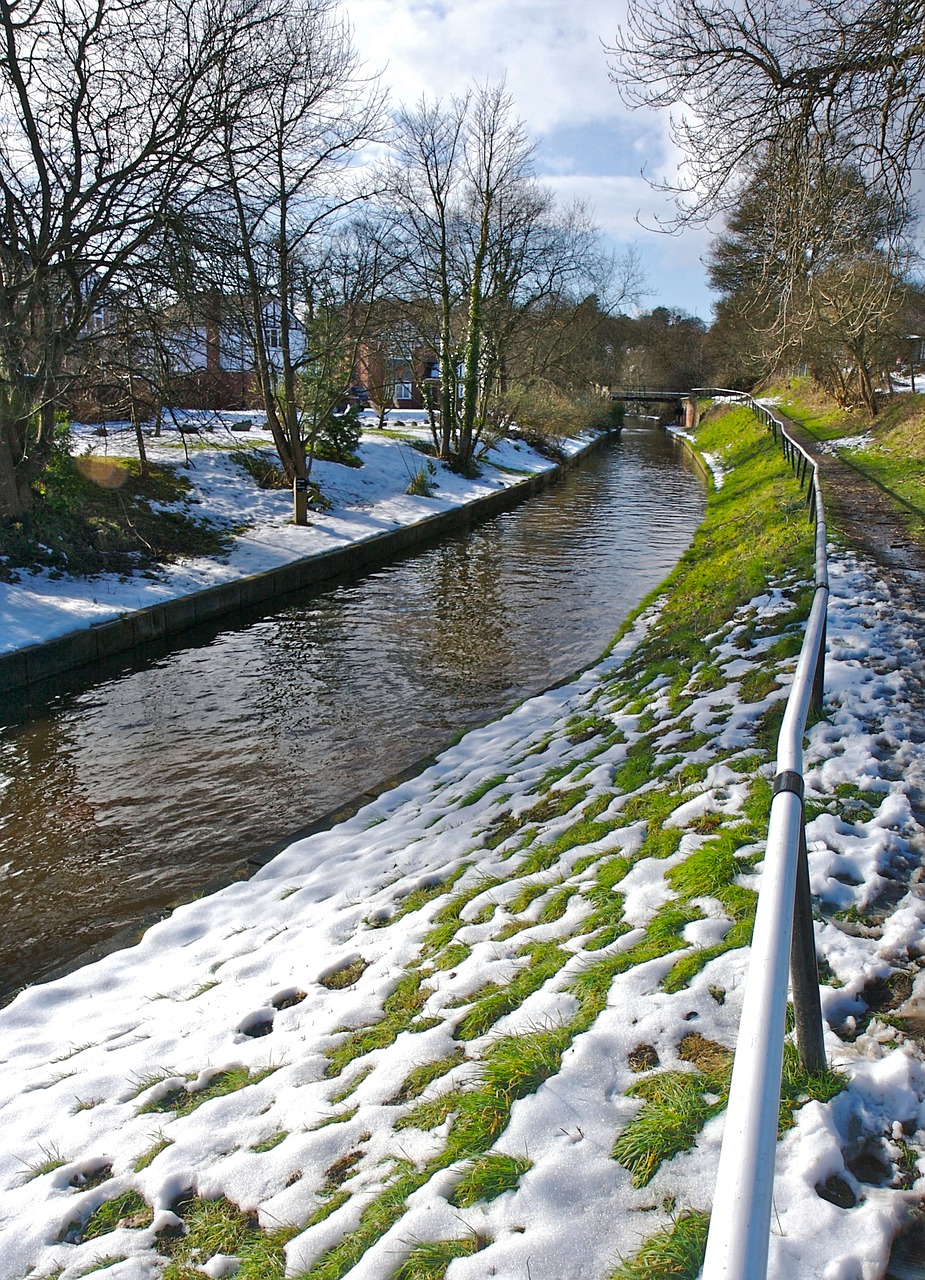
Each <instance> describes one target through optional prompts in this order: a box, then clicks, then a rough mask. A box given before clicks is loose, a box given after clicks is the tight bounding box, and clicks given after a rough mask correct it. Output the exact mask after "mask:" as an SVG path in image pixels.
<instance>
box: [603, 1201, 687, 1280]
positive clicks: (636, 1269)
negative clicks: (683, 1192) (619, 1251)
mask: <svg viewBox="0 0 925 1280" xmlns="http://www.w3.org/2000/svg"><path fill="white" fill-rule="evenodd" d="M709 1226H710V1215H709V1214H708V1213H702V1212H701V1211H700V1210H698V1209H688V1210H685V1212H684V1213H680V1214H679V1215H678V1217H677V1218H676V1219H675V1220H674V1222H673V1223H672V1224H671V1226H670V1227H665V1228H664V1229H663V1230H661V1231H657V1232H656V1233H655V1234H654V1235H651V1236H650V1237H649V1239H648V1240H646V1241H645V1243H644V1244H643V1245H642V1247H641V1248H640V1249H639V1251H638V1253H636V1254H634V1255H633V1257H632V1258H624V1259H622V1260H621V1262H620V1265H619V1266H618V1267H617V1269H616V1271H613V1272H611V1275H610V1280H697V1276H698V1275H699V1274H700V1268H701V1267H702V1266H703V1255H704V1253H705V1252H706V1247H707V1231H708V1229H709Z"/></svg>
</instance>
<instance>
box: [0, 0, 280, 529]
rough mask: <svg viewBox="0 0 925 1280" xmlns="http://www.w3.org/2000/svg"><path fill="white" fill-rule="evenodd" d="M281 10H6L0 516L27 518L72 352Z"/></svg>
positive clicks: (149, 233)
mask: <svg viewBox="0 0 925 1280" xmlns="http://www.w3.org/2000/svg"><path fill="white" fill-rule="evenodd" d="M275 3H276V0H90V2H89V3H86V4H72V3H66V2H63V0H28V2H26V0H0V42H2V43H0V52H2V58H0V114H2V120H3V126H2V140H0V141H2V145H0V284H2V287H0V516H5V517H17V516H21V515H23V514H25V513H27V512H28V511H29V510H30V508H31V504H32V484H33V482H34V480H35V479H36V477H37V476H38V475H39V474H40V472H41V470H42V468H43V467H44V465H45V463H46V461H47V459H48V457H49V455H50V452H51V451H52V449H53V447H54V420H55V408H56V404H57V403H58V400H59V397H60V395H61V393H62V389H63V387H64V386H65V385H66V381H67V378H68V376H69V362H72V360H73V355H74V351H75V348H76V347H77V346H78V345H79V344H80V342H81V340H82V337H83V336H84V334H85V333H86V331H87V328H88V326H90V327H92V324H91V320H92V317H93V315H94V313H95V312H98V311H99V310H100V308H101V307H102V306H103V305H104V303H105V299H106V298H107V295H109V294H110V293H111V291H112V290H113V289H114V288H115V287H117V286H118V285H119V283H120V281H124V279H125V277H126V276H127V274H128V273H129V271H130V268H131V265H132V262H133V259H134V257H135V255H136V254H137V253H138V251H139V249H140V248H141V247H142V246H144V245H145V244H147V243H148V242H150V241H151V240H152V238H153V237H154V236H156V235H158V234H159V233H160V232H161V231H163V229H164V227H165V226H166V225H167V224H168V223H169V222H170V221H171V219H172V218H174V217H175V216H176V213H177V207H178V202H180V201H181V200H182V193H183V190H184V185H185V183H186V182H187V180H188V179H189V177H190V176H191V175H192V174H193V173H194V172H195V170H196V168H197V166H198V165H199V164H200V162H201V158H202V154H203V150H204V149H205V148H207V147H208V145H209V142H210V139H211V137H212V136H213V134H214V129H215V121H216V106H217V103H218V102H219V100H220V98H221V97H222V93H221V92H219V90H220V89H221V87H222V85H223V84H224V83H225V69H226V67H227V65H228V62H229V59H230V57H231V54H232V52H233V51H234V50H236V49H239V48H241V47H242V46H244V45H246V44H247V43H248V42H249V40H250V39H251V38H252V36H253V34H254V33H255V32H256V31H257V30H259V29H260V27H261V26H262V24H263V23H264V22H266V21H267V19H268V17H269V16H271V15H272V14H273V10H274V5H275ZM224 96H225V97H227V96H228V95H227V94H225V95H224Z"/></svg>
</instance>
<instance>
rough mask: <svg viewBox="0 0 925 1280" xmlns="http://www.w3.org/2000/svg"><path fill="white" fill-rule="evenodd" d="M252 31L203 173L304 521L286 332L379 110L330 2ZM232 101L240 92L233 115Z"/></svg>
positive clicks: (297, 412)
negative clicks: (215, 157)
mask: <svg viewBox="0 0 925 1280" xmlns="http://www.w3.org/2000/svg"><path fill="white" fill-rule="evenodd" d="M259 36H260V38H259V43H257V42H255V41H252V42H251V44H250V46H247V47H242V49H240V50H239V51H238V53H237V55H236V56H235V57H233V58H232V59H231V62H230V69H231V72H232V73H233V74H230V75H229V76H228V78H227V82H226V93H227V94H228V95H229V96H230V98H231V104H230V106H231V109H230V110H229V111H228V113H227V115H226V118H225V120H224V122H223V127H222V129H221V132H220V134H219V136H218V144H219V145H218V150H219V155H220V159H219V163H218V165H217V167H216V173H215V177H216V180H217V183H218V185H219V187H220V188H221V189H222V190H223V191H225V192H227V195H228V200H229V208H228V216H227V219H226V225H227V226H228V228H229V230H228V242H227V254H228V257H229V259H230V260H232V261H233V262H235V263H236V264H237V266H238V268H239V279H238V285H237V289H236V292H237V293H238V294H239V295H240V296H241V297H244V298H246V300H247V310H248V313H249V322H250V337H251V341H252V345H253V351H254V358H255V373H256V378H257V384H258V387H259V391H260V397H261V402H262V404H263V407H264V408H265V410H266V413H267V422H268V425H269V427H270V430H271V431H272V433H273V439H274V442H275V444H276V448H277V450H278V452H279V456H280V460H281V462H282V464H283V468H284V470H285V473H286V475H287V477H288V478H289V479H290V480H291V481H292V482H293V492H294V515H295V521H296V523H297V524H304V523H305V522H306V520H307V498H306V489H307V477H308V471H309V467H310V457H309V454H308V452H307V449H306V444H307V437H306V432H305V430H304V428H305V426H306V422H305V420H304V419H303V414H302V412H301V408H300V390H299V375H300V369H302V368H304V367H306V364H307V361H308V359H309V352H308V350H307V348H306V347H305V346H304V344H303V343H301V342H300V343H299V344H298V349H296V346H295V344H294V341H293V335H294V334H295V333H296V332H297V331H298V329H299V315H298V313H299V311H300V309H302V307H303V306H304V305H305V303H306V301H307V303H308V306H309V308H312V307H315V308H317V306H318V305H319V300H318V299H316V300H315V302H312V300H311V294H312V290H313V289H316V285H315V284H313V282H312V280H311V278H310V271H309V266H308V264H309V262H310V261H311V260H312V259H314V260H316V261H317V260H318V259H319V258H320V257H322V256H323V255H322V254H321V253H319V249H318V241H319V239H320V238H321V236H322V234H323V233H324V232H325V231H326V230H327V229H328V228H329V227H330V225H331V223H332V220H333V219H335V218H336V217H337V216H338V215H340V214H342V213H343V211H344V210H345V209H347V208H348V207H349V206H350V205H352V204H353V203H355V202H356V201H358V200H360V199H363V198H364V197H365V194H366V192H365V191H364V190H363V189H362V188H361V187H360V186H359V185H358V183H357V181H356V177H355V173H351V171H350V168H349V165H350V161H351V160H352V158H353V157H354V155H355V153H356V151H357V149H358V148H360V147H361V146H362V145H363V144H365V143H367V142H368V141H370V140H371V139H372V138H374V137H376V136H377V135H378V133H379V132H380V128H381V124H380V122H381V120H382V117H383V106H384V104H383V96H382V94H381V92H380V91H379V90H378V89H377V87H376V84H375V81H370V80H369V79H368V78H367V77H365V76H364V74H363V72H362V68H361V65H360V62H359V59H358V56H357V54H356V52H355V50H354V49H353V47H352V44H351V37H350V30H349V28H348V26H347V25H346V23H345V21H344V20H343V19H342V18H340V17H339V16H338V13H337V10H336V6H335V3H334V0H300V2H298V3H295V4H292V5H289V6H287V8H286V9H285V11H284V12H280V13H278V14H276V15H275V16H274V18H273V20H272V21H270V22H267V23H265V24H264V25H263V26H262V28H261V30H260V33H259ZM242 86H243V90H242ZM235 94H238V95H242V94H243V109H242V107H240V106H236V103H235V101H234V95H235ZM316 291H317V290H316ZM268 302H271V303H272V304H273V305H274V307H275V309H276V310H275V319H277V320H278V324H275V323H274V326H273V328H274V330H275V331H276V334H278V338H279V346H278V348H277V347H273V346H271V344H270V342H269V341H268V336H269V335H268V332H267V324H266V321H265V308H266V306H267V304H268ZM274 336H275V335H274ZM316 336H317V335H316Z"/></svg>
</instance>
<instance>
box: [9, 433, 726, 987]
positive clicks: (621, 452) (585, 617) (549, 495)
mask: <svg viewBox="0 0 925 1280" xmlns="http://www.w3.org/2000/svg"><path fill="white" fill-rule="evenodd" d="M703 503H704V496H703V487H702V483H701V481H700V479H699V477H698V476H697V475H696V474H695V473H693V472H692V471H691V470H690V469H689V468H687V467H686V466H685V465H684V464H683V461H682V460H679V457H678V455H677V452H676V446H675V445H674V444H673V443H672V442H671V440H670V439H669V438H668V437H667V436H666V435H665V434H664V433H663V432H661V431H659V430H658V429H656V428H653V427H642V428H638V429H635V430H627V431H625V432H624V435H623V440H622V442H621V444H620V445H618V446H614V447H613V448H610V449H608V450H606V451H605V452H603V453H601V454H598V455H595V456H594V457H593V458H591V459H589V460H588V461H587V462H586V463H584V464H583V465H582V466H581V467H580V468H579V469H578V470H576V471H575V472H573V473H571V475H569V476H568V477H567V478H566V479H565V481H564V482H563V483H561V484H559V485H557V486H555V487H554V488H551V489H549V490H547V491H546V492H545V493H544V494H542V495H540V496H539V497H537V498H535V499H532V500H531V501H530V502H529V503H527V504H525V505H524V506H522V507H520V508H519V509H517V510H516V511H514V512H510V513H508V514H506V515H504V516H501V517H499V518H497V519H495V520H493V521H490V522H489V523H487V524H485V525H482V526H480V527H479V528H477V529H475V530H473V531H471V532H470V533H468V534H460V535H458V536H455V537H452V538H449V539H447V540H445V541H444V542H442V543H441V544H439V545H438V546H434V547H431V548H428V549H426V550H424V551H422V552H419V553H417V554H415V555H412V556H408V557H407V558H405V559H403V560H401V561H400V562H398V563H397V564H395V565H391V566H389V567H388V568H384V569H380V570H378V571H376V572H374V573H371V574H369V575H367V576H366V577H364V578H362V579H359V580H357V581H356V582H351V583H341V584H339V585H334V586H331V587H329V588H328V589H327V590H324V591H322V592H313V593H305V594H304V595H301V596H295V597H287V598H286V600H285V602H284V604H283V605H282V607H280V608H278V609H277V611H276V612H275V613H273V614H272V615H268V616H265V617H263V618H260V619H258V620H257V621H256V622H254V623H252V624H251V625H249V626H246V627H243V628H241V629H237V630H233V629H229V630H227V631H222V632H219V633H218V634H217V635H215V636H214V637H213V638H212V639H211V641H210V642H209V643H207V644H205V645H202V646H200V647H195V648H192V647H191V648H186V649H183V648H180V649H176V650H173V651H170V652H168V653H166V654H165V655H164V656H163V657H162V658H159V659H158V660H156V661H154V662H151V663H149V664H148V665H147V666H145V667H142V668H141V669H138V670H133V671H129V672H127V673H125V674H123V675H121V676H119V677H118V678H115V679H111V680H107V681H105V682H102V683H100V684H99V685H97V686H95V687H94V688H92V689H90V690H88V691H86V692H83V693H80V694H76V695H69V696H66V697H61V698H60V699H59V700H58V701H57V703H56V704H55V705H54V706H53V707H52V708H51V709H50V710H49V711H48V712H47V714H45V715H43V716H41V717H39V718H36V719H34V720H31V721H29V722H28V723H25V724H22V725H19V726H14V727H10V728H8V729H6V730H4V731H2V732H0V786H2V787H3V792H2V794H3V812H2V815H0V912H2V916H3V919H4V921H5V928H4V933H3V939H2V942H0V954H2V960H3V977H2V980H0V991H10V990H13V989H15V988H16V987H17V986H19V985H21V984H22V983H23V982H24V981H27V980H29V979H32V978H35V977H36V976H41V975H42V974H44V973H47V972H48V971H49V970H50V969H52V968H53V967H54V966H55V965H57V964H60V963H61V962H63V961H66V960H68V959H70V958H72V957H75V956H79V955H80V954H82V953H83V952H84V951H85V949H86V948H87V947H88V946H90V945H91V944H92V943H93V942H95V941H96V940H98V939H99V938H100V937H103V936H106V935H108V934H111V933H113V932H114V931H115V930H117V929H119V928H123V927H125V926H127V925H130V924H132V923H133V922H137V921H139V920H142V919H144V918H146V917H150V915H151V913H152V912H156V911H158V910H161V909H164V908H166V907H169V906H170V905H174V904H176V903H177V902H178V901H182V900H184V899H187V898H189V897H190V896H192V895H193V894H194V893H195V892H197V890H200V889H201V888H202V887H203V886H204V885H206V884H208V883H211V882H214V881H215V880H216V879H219V878H221V879H224V878H227V877H228V876H229V875H230V874H232V872H233V871H234V869H235V867H237V866H239V865H240V864H242V863H243V862H244V861H245V860H246V859H247V857H248V856H249V855H251V854H253V853H254V852H258V851H260V850H261V849H263V848H266V847H267V846H269V845H271V844H273V843H274V842H276V841H278V840H280V839H282V838H284V837H285V836H286V835H287V834H290V833H292V832H294V831H295V830H297V829H298V828H300V827H302V826H304V825H305V824H307V823H309V822H311V821H312V820H313V819H315V818H317V817H318V816H319V815H321V814H323V813H325V812H327V811H329V810H331V809H333V808H334V807H336V806H337V805H338V804H339V803H341V802H342V801H343V800H344V799H345V798H348V797H350V796H352V795H355V794H357V793H359V792H360V791H363V790H365V789H369V788H373V787H375V786H376V784H377V783H380V782H381V781H382V780H383V779H385V778H386V777H388V776H390V775H391V774H393V773H394V772H395V771H396V770H398V769H400V768H402V767H404V766H406V765H409V764H411V763H413V762H414V761H415V760H417V759H418V758H420V757H421V756H423V755H425V754H427V753H429V752H433V751H436V750H438V749H439V748H440V747H441V746H443V745H444V744H445V743H446V742H447V741H448V739H449V738H450V737H451V736H452V735H453V734H455V733H456V732H457V731H458V730H460V729H464V728H468V727H471V726H473V725H475V724H480V723H484V722H485V721H486V720H488V719H490V718H491V717H492V716H494V715H496V714H498V713H499V712H500V711H502V710H504V709H506V708H507V707H509V706H510V705H512V704H513V703H514V702H515V701H516V700H517V699H518V698H519V697H522V696H523V695H524V694H525V693H528V692H534V691H536V690H538V689H540V688H543V687H545V686H547V685H548V684H550V683H552V682H553V681H555V680H557V679H561V678H564V677H565V676H567V675H569V674H570V673H571V672H573V671H575V670H577V669H578V668H580V667H581V666H585V665H587V664H588V663H589V662H591V661H593V660H594V659H595V658H596V657H597V656H598V654H599V653H600V652H601V651H602V650H603V648H604V647H605V646H606V644H607V643H608V641H609V640H610V639H611V637H612V635H613V634H614V632H615V631H616V629H617V627H618V626H619V623H620V621H621V620H622V618H623V617H625V615H626V613H627V612H628V611H629V610H630V609H631V608H632V607H633V606H634V605H635V604H636V603H637V602H638V601H639V600H640V599H641V598H642V597H643V596H644V595H645V594H646V593H647V592H648V591H649V590H651V588H652V587H653V586H655V585H656V584H657V583H658V582H659V581H660V580H661V579H662V578H663V577H664V575H665V573H666V572H667V571H668V569H669V568H670V567H671V566H672V565H673V564H674V563H675V561H676V560H677V558H678V556H679V555H680V553H681V551H682V550H683V549H684V547H686V546H687V544H688V542H689V541H690V538H691V536H692V533H693V530H694V528H695V527H696V525H697V523H698V521H699V520H700V518H701V515H702V510H703Z"/></svg>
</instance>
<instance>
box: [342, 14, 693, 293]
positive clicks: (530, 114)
mask: <svg viewBox="0 0 925 1280" xmlns="http://www.w3.org/2000/svg"><path fill="white" fill-rule="evenodd" d="M347 12H348V15H349V17H350V20H351V22H352V24H353V28H354V36H355V42H356V45H357V48H358V49H359V51H360V53H361V55H362V56H363V57H364V59H365V60H366V62H367V64H368V65H369V67H370V68H371V69H372V68H384V71H383V78H384V82H385V84H386V85H387V86H388V87H389V89H390V91H391V93H392V95H393V97H394V99H395V101H396V102H397V103H409V104H410V103H413V102H415V101H417V100H418V99H419V98H420V97H421V96H422V95H424V96H426V97H428V98H435V97H444V98H445V97H447V96H449V95H450V94H454V93H464V92H465V91H466V90H467V89H469V88H471V87H472V85H473V84H474V83H485V82H491V83H494V82H497V81H498V80H499V79H500V78H501V77H502V76H504V77H506V80H507V85H508V88H509V90H510V92H511V94H512V96H513V98H514V102H515V105H516V110H517V113H518V115H520V116H521V117H522V119H523V120H524V121H525V123H526V125H527V128H528V129H529V131H530V133H531V134H532V136H533V137H534V138H536V139H538V141H539V144H540V145H539V149H538V153H537V164H538V168H539V170H540V172H541V174H542V176H543V179H544V181H546V182H548V183H549V185H550V186H551V187H553V188H554V190H556V192H557V193H558V194H560V195H561V196H562V198H563V199H571V198H579V199H582V200H584V201H587V203H589V204H590V205H591V206H592V207H593V210H594V213H595V218H596V220H597V222H598V224H599V225H600V226H601V227H602V229H603V230H604V231H605V232H606V234H607V235H608V236H609V237H610V238H611V239H612V240H613V241H614V242H615V243H616V244H617V245H618V246H623V245H625V244H628V243H637V244H638V245H639V247H640V250H641V251H642V254H643V257H644V259H645V260H646V263H647V265H648V270H649V276H650V280H651V287H652V294H651V297H650V299H649V302H650V303H651V304H652V305H655V304H656V303H664V304H665V305H668V306H680V307H683V308H685V309H687V310H690V311H693V312H696V313H697V314H699V315H701V316H703V317H704V318H707V317H708V316H709V313H710V295H709V292H708V290H707V287H706V281H705V273H704V270H703V267H702V264H701V261H700V259H701V256H702V254H703V253H704V251H705V248H706V242H707V237H706V235H705V233H703V232H702V231H699V232H698V231H696V230H695V231H688V232H685V234H684V236H683V237H667V236H663V235H657V234H655V233H654V232H652V231H647V230H645V229H644V228H652V227H655V226H657V224H658V222H659V220H662V221H665V220H667V219H668V218H669V217H670V215H671V211H672V206H671V204H670V201H669V200H668V198H667V197H666V196H665V195H664V194H663V193H661V192H659V191H657V190H655V189H654V188H653V187H652V186H651V185H650V183H649V182H647V181H646V178H649V179H652V180H658V181H660V180H662V179H665V178H667V179H668V180H671V179H672V178H674V177H676V176H677V171H678V165H679V163H680V161H681V159H682V157H681V156H680V154H679V153H678V151H677V149H676V148H675V146H674V144H673V143H672V142H671V140H670V137H669V133H668V120H667V118H666V117H665V116H659V115H654V114H652V113H651V112H645V111H639V112H629V111H627V109H626V108H625V107H624V105H623V103H622V101H621V99H620V95H619V93H618V91H617V87H616V85H615V84H613V82H612V81H611V80H610V78H609V73H608V67H607V55H606V53H605V50H604V45H605V44H606V43H607V42H608V41H610V40H612V39H613V36H614V34H615V32H616V28H617V25H618V24H619V22H620V21H621V18H622V4H621V3H619V0H618V3H616V4H614V3H613V2H612V0H582V3H581V4H580V5H578V4H573V5H564V4H563V3H562V0H465V3H464V2H463V0H348V4H347ZM643 171H644V172H645V175H646V178H644V177H643V176H642V173H643ZM637 216H638V221H637ZM640 224H641V225H640Z"/></svg>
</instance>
